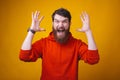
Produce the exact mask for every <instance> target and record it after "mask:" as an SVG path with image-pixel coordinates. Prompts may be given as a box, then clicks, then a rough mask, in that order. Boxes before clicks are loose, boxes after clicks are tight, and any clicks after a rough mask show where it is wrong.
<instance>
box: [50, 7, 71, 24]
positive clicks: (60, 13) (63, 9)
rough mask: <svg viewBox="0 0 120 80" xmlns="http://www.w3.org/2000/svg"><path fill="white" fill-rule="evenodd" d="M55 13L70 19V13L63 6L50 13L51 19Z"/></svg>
mask: <svg viewBox="0 0 120 80" xmlns="http://www.w3.org/2000/svg"><path fill="white" fill-rule="evenodd" d="M55 14H58V15H60V16H63V17H67V18H68V20H69V22H70V21H71V14H70V12H69V11H68V10H67V9H65V8H59V9H57V10H55V11H54V13H53V14H52V21H54V16H55Z"/></svg>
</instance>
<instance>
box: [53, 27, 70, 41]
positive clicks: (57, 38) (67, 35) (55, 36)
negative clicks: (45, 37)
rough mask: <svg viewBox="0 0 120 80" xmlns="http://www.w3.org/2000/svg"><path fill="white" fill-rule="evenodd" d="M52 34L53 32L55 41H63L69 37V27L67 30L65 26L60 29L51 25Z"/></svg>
mask: <svg viewBox="0 0 120 80" xmlns="http://www.w3.org/2000/svg"><path fill="white" fill-rule="evenodd" d="M60 33H61V34H64V35H62V36H58V35H57V34H60ZM53 34H54V38H55V40H56V41H57V42H59V43H65V42H66V41H67V40H68V37H69V28H68V29H67V30H65V28H62V29H54V27H53Z"/></svg>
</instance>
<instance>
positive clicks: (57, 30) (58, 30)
mask: <svg viewBox="0 0 120 80" xmlns="http://www.w3.org/2000/svg"><path fill="white" fill-rule="evenodd" d="M57 31H58V32H64V31H65V29H62V30H57Z"/></svg>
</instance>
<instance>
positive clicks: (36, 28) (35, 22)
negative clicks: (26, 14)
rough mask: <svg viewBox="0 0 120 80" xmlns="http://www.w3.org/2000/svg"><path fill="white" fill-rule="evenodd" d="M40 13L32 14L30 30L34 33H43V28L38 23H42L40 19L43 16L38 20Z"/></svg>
mask: <svg viewBox="0 0 120 80" xmlns="http://www.w3.org/2000/svg"><path fill="white" fill-rule="evenodd" d="M39 15H40V12H39V11H36V12H35V13H33V12H32V24H31V27H30V28H31V29H32V30H34V31H45V29H44V28H41V27H40V23H41V21H42V19H43V18H44V16H41V17H40V18H39Z"/></svg>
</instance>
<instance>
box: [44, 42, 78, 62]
mask: <svg viewBox="0 0 120 80" xmlns="http://www.w3.org/2000/svg"><path fill="white" fill-rule="evenodd" d="M43 59H44V61H46V62H49V63H51V64H68V63H72V62H73V61H76V60H77V50H76V47H75V45H74V44H64V45H63V44H57V43H47V44H46V47H45V48H44V52H43Z"/></svg>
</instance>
